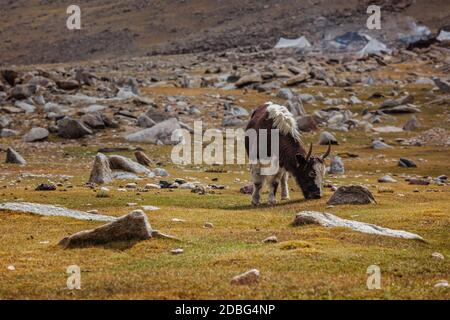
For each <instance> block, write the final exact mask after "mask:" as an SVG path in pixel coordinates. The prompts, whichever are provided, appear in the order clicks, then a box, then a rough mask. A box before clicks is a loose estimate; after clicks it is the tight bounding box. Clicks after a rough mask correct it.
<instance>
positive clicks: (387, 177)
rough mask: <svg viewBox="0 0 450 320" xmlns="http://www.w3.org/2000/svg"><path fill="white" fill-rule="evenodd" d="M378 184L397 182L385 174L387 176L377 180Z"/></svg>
mask: <svg viewBox="0 0 450 320" xmlns="http://www.w3.org/2000/svg"><path fill="white" fill-rule="evenodd" d="M378 182H380V183H395V182H397V180H395V179H394V178H392V177H391V176H390V175H388V174H387V175H385V176H383V177H381V178H379V179H378Z"/></svg>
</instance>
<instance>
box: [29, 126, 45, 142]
mask: <svg viewBox="0 0 450 320" xmlns="http://www.w3.org/2000/svg"><path fill="white" fill-rule="evenodd" d="M49 134H50V133H49V132H48V130H47V129H45V128H32V129H31V130H30V131H29V132H28V133H27V134H26V135H24V136H23V141H25V142H36V141H42V140H45V139H47V138H48V135H49Z"/></svg>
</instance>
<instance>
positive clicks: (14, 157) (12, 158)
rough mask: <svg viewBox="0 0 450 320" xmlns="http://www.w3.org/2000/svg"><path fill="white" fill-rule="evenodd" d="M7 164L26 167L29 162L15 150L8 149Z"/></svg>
mask: <svg viewBox="0 0 450 320" xmlns="http://www.w3.org/2000/svg"><path fill="white" fill-rule="evenodd" d="M5 163H12V164H20V165H26V164H27V162H26V161H25V159H24V158H23V157H22V156H21V155H20V154H19V153H18V152H17V151H15V150H14V149H13V148H8V149H6V161H5Z"/></svg>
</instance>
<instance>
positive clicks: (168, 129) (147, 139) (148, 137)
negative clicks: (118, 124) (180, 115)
mask: <svg viewBox="0 0 450 320" xmlns="http://www.w3.org/2000/svg"><path fill="white" fill-rule="evenodd" d="M178 129H181V126H180V124H179V122H178V120H177V119H176V118H171V119H169V120H166V121H163V122H160V123H158V124H156V125H155V126H153V127H151V128H148V129H144V130H141V131H138V132H135V133H132V134H130V135H128V136H126V137H125V139H126V140H127V141H130V142H140V143H153V144H158V143H162V144H165V145H170V144H178V143H179V142H180V141H182V135H181V133H180V132H179V131H176V130H178ZM173 133H175V136H174V139H173V140H172V134H173Z"/></svg>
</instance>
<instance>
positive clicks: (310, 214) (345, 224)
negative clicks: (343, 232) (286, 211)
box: [292, 211, 423, 241]
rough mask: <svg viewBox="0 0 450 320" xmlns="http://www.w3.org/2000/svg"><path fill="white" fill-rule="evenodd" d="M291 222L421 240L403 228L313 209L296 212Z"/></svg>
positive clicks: (299, 224) (298, 224) (296, 224)
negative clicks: (382, 225) (392, 227)
mask: <svg viewBox="0 0 450 320" xmlns="http://www.w3.org/2000/svg"><path fill="white" fill-rule="evenodd" d="M292 224H293V225H294V226H303V225H308V224H317V225H320V226H323V227H327V228H350V229H352V230H354V231H357V232H362V233H367V234H374V235H380V236H387V237H394V238H402V239H411V240H422V241H423V238H422V237H421V236H419V235H417V234H414V233H410V232H406V231H403V230H393V229H388V228H383V227H380V226H377V225H374V224H369V223H364V222H359V221H354V220H347V219H342V218H339V217H337V216H335V215H332V214H329V213H321V212H315V211H303V212H300V213H298V214H297V215H296V217H295V219H294V222H293V223H292Z"/></svg>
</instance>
